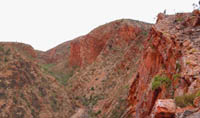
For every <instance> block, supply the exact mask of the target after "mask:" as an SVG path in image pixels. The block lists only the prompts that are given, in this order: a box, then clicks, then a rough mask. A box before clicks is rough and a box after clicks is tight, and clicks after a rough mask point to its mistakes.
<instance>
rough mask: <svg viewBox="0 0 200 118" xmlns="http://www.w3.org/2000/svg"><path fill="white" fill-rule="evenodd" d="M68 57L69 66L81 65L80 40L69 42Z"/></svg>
mask: <svg viewBox="0 0 200 118" xmlns="http://www.w3.org/2000/svg"><path fill="white" fill-rule="evenodd" d="M70 47H71V49H70V57H69V61H70V62H69V63H70V65H71V66H81V62H82V59H81V52H80V48H81V47H80V42H79V41H74V42H72V43H71V44H70Z"/></svg>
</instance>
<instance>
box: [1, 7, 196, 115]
mask: <svg viewBox="0 0 200 118" xmlns="http://www.w3.org/2000/svg"><path fill="white" fill-rule="evenodd" d="M199 36H200V11H199V10H195V11H193V12H192V13H177V14H175V15H165V14H162V13H160V14H159V15H158V19H157V22H156V24H155V25H152V24H148V23H144V22H140V21H135V20H130V19H122V20H117V21H113V22H110V23H107V24H104V25H102V26H100V27H98V28H96V29H94V30H92V31H91V32H90V33H88V34H86V35H84V36H81V37H78V38H76V39H74V40H71V41H67V42H64V43H62V44H60V45H58V46H56V47H54V48H52V49H50V50H48V51H46V52H42V51H36V50H34V49H33V48H32V47H31V46H30V45H26V44H21V43H0V108H1V109H0V117H1V118H46V117H48V118H199V117H200V111H199V110H200V109H199V108H200V104H199V103H200V38H199Z"/></svg>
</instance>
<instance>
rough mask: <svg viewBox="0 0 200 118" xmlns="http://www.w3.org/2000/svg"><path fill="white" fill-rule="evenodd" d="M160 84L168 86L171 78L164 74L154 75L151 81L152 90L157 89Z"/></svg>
mask: <svg viewBox="0 0 200 118" xmlns="http://www.w3.org/2000/svg"><path fill="white" fill-rule="evenodd" d="M162 85H165V87H167V88H168V87H169V86H170V85H171V80H170V79H169V78H168V77H167V76H165V75H162V76H161V75H156V76H155V77H154V79H153V82H152V90H155V89H158V88H159V87H161V86H162Z"/></svg>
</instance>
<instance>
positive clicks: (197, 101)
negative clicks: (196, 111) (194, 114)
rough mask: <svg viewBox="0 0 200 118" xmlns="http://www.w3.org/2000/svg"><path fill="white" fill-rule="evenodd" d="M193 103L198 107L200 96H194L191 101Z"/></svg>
mask: <svg viewBox="0 0 200 118" xmlns="http://www.w3.org/2000/svg"><path fill="white" fill-rule="evenodd" d="M193 104H194V105H195V106H196V107H200V97H197V98H195V99H194V101H193Z"/></svg>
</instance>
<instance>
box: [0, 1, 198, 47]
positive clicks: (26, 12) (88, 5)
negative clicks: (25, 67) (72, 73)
mask: <svg viewBox="0 0 200 118" xmlns="http://www.w3.org/2000/svg"><path fill="white" fill-rule="evenodd" d="M192 3H198V0H98V1H97V0H0V41H14V42H16V41H17V42H23V43H27V44H31V45H32V46H33V47H34V48H35V49H39V50H47V49H50V48H52V47H55V46H56V45H58V44H60V43H62V42H65V41H67V40H72V39H74V38H76V37H78V36H81V35H85V34H87V33H88V32H90V31H91V30H92V29H94V28H96V27H97V26H99V25H102V24H105V23H108V22H110V21H113V20H117V19H121V18H130V19H135V20H141V21H145V22H150V23H153V22H154V21H155V20H154V18H155V17H156V15H157V14H158V13H159V12H163V11H164V9H166V10H167V14H171V13H175V12H191V11H192V10H193V7H192Z"/></svg>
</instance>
